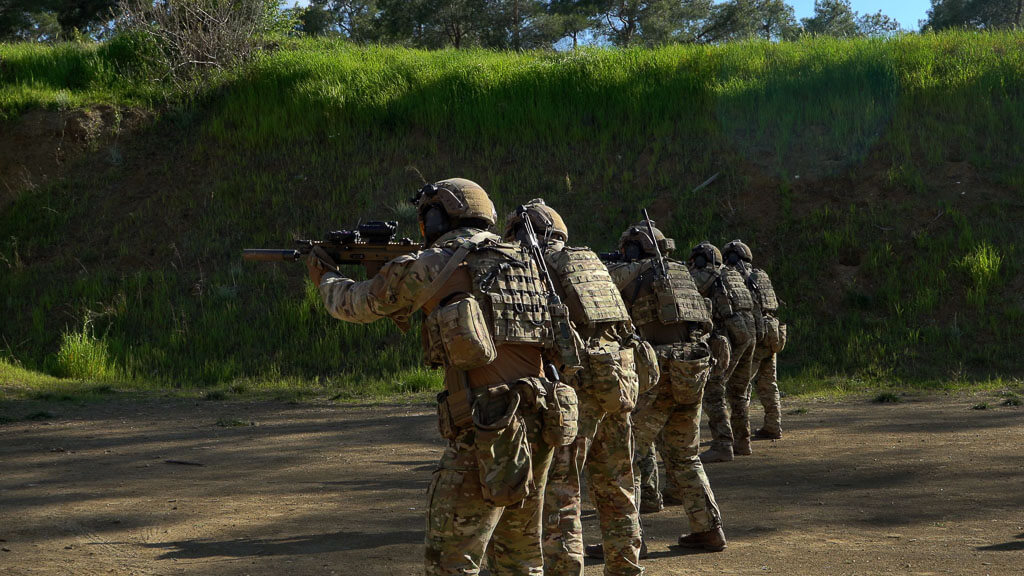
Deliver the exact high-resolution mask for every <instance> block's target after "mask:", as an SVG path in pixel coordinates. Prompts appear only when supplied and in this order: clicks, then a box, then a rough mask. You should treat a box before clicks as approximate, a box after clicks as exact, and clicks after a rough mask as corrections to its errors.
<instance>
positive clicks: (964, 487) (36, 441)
mask: <svg viewBox="0 0 1024 576" xmlns="http://www.w3.org/2000/svg"><path fill="white" fill-rule="evenodd" d="M988 400H989V401H990V402H991V398H988ZM978 402H979V398H977V397H973V396H966V395H963V396H936V397H928V398H921V399H911V400H907V401H905V402H902V403H899V404H892V405H889V404H886V405H879V404H873V403H871V402H869V401H867V400H848V401H844V402H842V403H826V402H807V401H804V402H790V403H788V405H787V406H785V412H786V416H785V425H786V437H785V438H784V439H783V440H781V441H777V442H757V443H756V445H755V453H754V455H753V456H749V457H744V458H741V459H739V460H737V461H735V462H732V463H726V464H714V465H711V466H709V467H708V474H709V476H710V478H711V482H712V486H713V488H714V491H715V494H716V496H717V498H718V501H719V504H720V506H721V508H722V514H723V517H724V519H725V523H726V532H727V535H728V536H729V548H728V549H727V550H726V551H724V552H721V553H718V554H685V555H684V554H682V553H681V552H680V551H678V550H676V549H674V548H672V547H670V545H671V544H674V542H675V540H676V538H677V537H678V535H679V534H680V533H682V532H685V531H686V530H687V522H686V519H685V515H684V514H683V513H682V511H681V510H680V509H679V508H670V509H667V510H666V511H664V512H661V513H659V514H655V515H651V516H648V517H646V521H645V522H646V526H647V533H648V536H649V543H650V548H651V551H652V553H653V557H652V558H651V559H650V560H648V561H647V562H646V563H645V565H646V566H647V567H648V573H649V574H652V575H663V574H666V575H667V574H765V573H776V574H814V575H823V574H830V575H831V574H889V573H891V574H993V575H995V574H1000V575H1002V574H1006V575H1010V574H1021V573H1022V572H1024V451H1022V450H1021V446H1024V411H1022V409H1021V408H1019V407H1004V406H997V405H996V403H995V402H991V404H992V407H991V408H989V409H987V410H972V409H971V408H972V406H974V405H975V404H977V403H978ZM19 409H28V406H19V405H17V404H8V405H7V406H6V408H5V410H6V411H7V412H13V413H17V412H18V411H19ZM48 410H49V411H51V412H52V413H53V415H54V418H52V419H49V420H45V421H22V422H16V423H9V424H4V425H2V426H0V547H2V551H0V574H4V575H11V576H16V575H23V574H76V575H90V574H190V575H191V574H194V575H200V574H229V575H234V574H238V575H241V574H252V575H279V574H339V575H341V574H353V575H354V574H360V575H363V574H369V575H377V574H380V575H393V574H394V575H407V574H408V575H414V574H421V573H422V568H421V562H422V560H421V558H422V554H423V546H422V539H423V518H424V509H423V507H424V504H425V491H426V488H427V484H428V482H429V479H430V474H431V471H432V470H433V468H434V464H435V461H436V459H437V457H438V456H439V454H440V450H441V442H440V441H439V439H438V436H437V433H436V432H435V417H434V415H433V412H432V410H431V409H430V407H427V406H388V407H336V406H314V405H286V404H277V403H225V402H209V401H200V402H198V403H197V402H195V401H184V400H149V401H130V402H128V401H113V402H107V403H101V404H92V405H86V406H70V405H66V404H65V405H54V406H52V407H48ZM754 412H755V414H757V413H758V411H757V410H756V409H755V411H754ZM218 421H220V422H221V424H229V425H228V426H219V425H217V422H218ZM250 423H253V425H249V424H250ZM241 424H244V425H241ZM169 461H173V462H178V463H168V462H169ZM585 521H586V529H587V540H588V542H596V541H597V533H596V519H595V517H594V515H593V512H592V511H590V510H589V509H588V511H587V513H586V519H585ZM598 574H601V565H600V564H598V563H594V564H591V565H589V566H588V568H587V576H595V575H598Z"/></svg>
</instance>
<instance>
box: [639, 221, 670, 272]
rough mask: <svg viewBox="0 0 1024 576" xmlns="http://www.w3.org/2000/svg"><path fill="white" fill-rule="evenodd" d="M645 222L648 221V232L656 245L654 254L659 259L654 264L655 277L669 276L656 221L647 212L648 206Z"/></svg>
mask: <svg viewBox="0 0 1024 576" xmlns="http://www.w3.org/2000/svg"><path fill="white" fill-rule="evenodd" d="M644 222H646V223H647V232H648V234H650V235H651V244H653V245H654V254H655V256H656V257H657V259H658V260H657V263H656V264H655V265H654V268H655V271H656V275H655V278H665V277H667V276H668V267H667V266H665V258H664V257H663V256H662V255H661V248H660V247H659V246H658V237H657V236H656V235H655V234H654V222H652V221H651V217H650V215H648V214H647V208H644Z"/></svg>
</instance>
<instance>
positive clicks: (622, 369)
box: [580, 343, 650, 414]
mask: <svg viewBox="0 0 1024 576" xmlns="http://www.w3.org/2000/svg"><path fill="white" fill-rule="evenodd" d="M648 346H650V345H649V344H648ZM634 358H635V354H634V352H633V349H632V348H623V347H621V346H619V344H617V343H608V344H605V345H603V346H598V347H595V348H591V349H590V350H588V351H587V368H586V370H585V372H584V374H583V378H581V385H580V386H581V388H582V389H583V392H584V393H585V394H588V395H589V396H590V397H591V398H593V399H594V401H595V402H596V403H597V406H598V407H599V408H600V409H601V410H602V411H604V412H607V413H609V414H621V413H624V412H630V411H632V410H633V408H634V407H635V406H636V398H637V396H638V395H639V393H640V382H639V380H638V378H637V373H636V370H635V365H634Z"/></svg>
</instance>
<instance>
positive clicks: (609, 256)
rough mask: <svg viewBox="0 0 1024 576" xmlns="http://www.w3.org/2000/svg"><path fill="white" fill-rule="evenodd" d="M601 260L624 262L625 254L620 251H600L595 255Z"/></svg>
mask: <svg viewBox="0 0 1024 576" xmlns="http://www.w3.org/2000/svg"><path fill="white" fill-rule="evenodd" d="M597 257H598V258H600V259H601V262H626V255H625V254H623V253H622V252H619V251H617V250H616V251H615V252H600V253H598V255H597Z"/></svg>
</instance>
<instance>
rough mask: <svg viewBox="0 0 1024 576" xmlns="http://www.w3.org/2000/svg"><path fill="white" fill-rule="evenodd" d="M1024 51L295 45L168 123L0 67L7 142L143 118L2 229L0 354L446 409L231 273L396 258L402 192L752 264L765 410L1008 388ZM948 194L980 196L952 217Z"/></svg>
mask: <svg viewBox="0 0 1024 576" xmlns="http://www.w3.org/2000/svg"><path fill="white" fill-rule="evenodd" d="M1022 48H1024V35H1022V34H1020V33H1002V34H968V33H948V34H942V35H926V36H904V37H899V38H895V39H891V40H834V39H809V40H805V41H801V42H798V43H783V44H771V43H765V42H752V43H742V44H730V45H725V46H719V47H692V46H691V47H667V48H663V49H658V50H600V49H592V50H583V51H579V52H574V53H564V54H556V53H544V52H537V53H525V54H508V53H495V52H486V51H472V50H471V51H443V52H424V51H415V50H406V49H399V48H384V47H373V48H354V47H351V46H349V45H346V44H344V43H339V42H332V41H323V40H309V41H302V42H297V43H290V44H288V45H287V46H286V47H285V48H283V49H281V50H278V51H276V52H274V53H270V54H266V55H264V56H262V57H261V58H259V59H257V60H256V61H255V62H253V63H251V64H250V65H248V66H247V67H245V68H244V69H242V70H240V71H238V72H237V73H236V74H234V75H233V76H231V77H223V78H218V79H216V80H214V81H211V84H210V86H209V89H208V90H207V91H206V92H204V93H202V94H200V95H199V96H198V97H191V96H190V97H187V98H186V97H185V96H184V95H178V96H175V95H174V94H173V91H172V90H171V89H170V88H167V87H165V86H160V85H150V84H147V83H146V82H144V81H143V80H141V78H144V77H145V75H141V74H135V75H134V76H133V75H131V74H129V75H119V74H117V73H115V72H116V70H118V69H119V68H118V66H121V67H122V68H123V67H124V64H123V62H125V60H124V58H123V57H122V56H119V57H118V58H121V60H117V59H115V58H114V57H113V56H111V55H110V54H109V52H110V49H109V48H107V47H98V48H97V47H80V46H76V47H59V48H53V49H43V48H38V47H25V46H21V45H13V46H0V58H2V59H3V62H4V66H2V67H0V114H7V115H9V116H12V115H16V114H17V113H18V112H19V111H21V110H24V109H25V108H26V107H30V106H55V105H56V106H63V105H65V104H63V103H62V102H67V103H69V104H67V105H85V104H91V103H101V102H107V103H114V104H118V105H144V106H153V107H156V109H157V110H158V111H161V112H162V114H161V115H160V116H159V118H158V120H157V121H156V123H155V124H154V126H152V127H151V128H149V130H148V132H146V133H144V134H139V135H136V136H135V140H134V142H133V146H132V147H128V148H127V149H128V150H129V151H128V152H127V153H126V157H125V161H124V163H123V164H121V165H116V166H111V165H108V164H103V163H101V162H98V161H95V159H93V160H92V161H90V160H88V159H87V160H86V161H83V164H82V166H81V167H80V168H79V169H76V170H72V171H71V173H70V176H69V177H67V178H66V179H63V180H61V181H59V182H55V183H53V184H51V185H48V186H44V187H41V188H40V189H38V190H36V191H35V192H32V193H25V194H23V195H21V196H20V197H19V198H18V199H17V201H15V202H14V203H12V204H10V205H8V206H6V207H4V208H2V212H0V229H2V230H3V231H4V232H3V238H0V256H3V257H2V258H0V293H3V294H6V295H7V296H6V298H5V299H3V300H0V304H2V305H3V314H4V318H5V322H4V324H3V325H2V326H0V336H2V337H3V339H2V340H0V354H2V355H4V356H7V357H10V358H14V359H17V360H19V361H20V362H22V363H23V364H25V365H26V366H30V367H49V366H52V365H53V358H54V355H56V354H58V353H59V351H60V349H61V337H60V335H61V334H62V333H64V332H68V331H69V330H70V331H72V332H74V330H75V329H76V324H75V322H76V321H77V320H76V319H80V318H82V317H84V316H86V315H87V314H88V315H89V317H91V318H94V325H95V330H96V333H97V334H103V335H104V337H103V343H104V346H105V347H106V354H107V356H108V357H109V359H110V367H111V370H114V371H116V373H118V374H121V375H123V376H124V377H127V378H145V379H158V380H162V381H164V382H167V383H170V384H172V385H175V386H192V385H195V384H197V383H198V384H202V385H207V386H230V385H231V384H232V383H245V382H256V381H265V380H267V379H271V380H272V379H280V380H282V381H287V380H289V379H293V380H297V381H303V382H323V383H325V384H324V385H325V386H327V385H329V384H327V383H328V382H337V381H346V382H356V383H359V382H362V383H365V385H366V386H368V387H371V388H373V387H375V386H378V385H379V383H381V382H387V383H388V385H392V386H394V387H396V388H400V389H407V390H418V389H422V388H423V387H424V386H427V387H429V386H436V385H437V380H436V376H427V375H426V374H427V373H424V372H423V371H422V370H421V369H420V368H419V367H418V366H419V361H420V353H419V343H418V339H417V338H416V336H415V332H416V331H415V330H413V333H412V334H409V335H402V334H401V333H400V332H399V331H398V330H397V329H396V328H395V327H393V326H391V325H390V324H388V323H386V322H380V323H376V324H372V325H369V326H353V325H347V324H344V323H340V322H337V321H335V320H333V319H331V318H328V317H327V316H326V315H325V314H324V313H323V312H322V306H321V305H320V304H319V302H318V300H317V296H316V294H315V292H314V291H313V290H312V287H311V286H309V285H308V283H306V282H305V281H304V280H303V278H302V275H303V270H302V269H301V266H291V267H289V266H285V265H262V266H259V265H248V264H243V263H242V262H240V261H239V259H238V254H239V250H240V249H241V248H242V247H249V246H283V245H285V244H286V243H287V242H288V241H289V239H290V238H292V236H293V235H296V234H301V235H307V236H308V235H319V234H320V233H322V231H325V230H327V229H331V228H336V227H341V226H345V225H353V224H355V223H356V222H357V221H358V220H359V219H364V220H365V219H367V218H370V217H386V218H393V219H398V220H400V221H401V224H402V227H403V232H404V233H405V234H407V235H410V236H412V235H415V233H416V230H415V226H414V223H413V222H412V221H411V217H412V214H413V213H412V212H411V211H410V210H408V209H407V208H406V207H405V204H404V203H405V202H406V200H407V198H408V197H409V196H410V192H411V191H412V190H414V189H416V188H417V187H418V186H419V184H420V183H419V181H418V179H417V178H416V176H415V175H414V173H413V171H411V170H410V167H415V168H416V169H418V170H419V171H421V172H422V173H423V174H424V175H425V176H426V177H427V178H428V179H431V180H435V179H440V178H444V177H449V176H454V175H459V176H466V177H469V178H472V179H474V180H477V181H479V182H480V183H481V184H483V185H484V186H485V188H486V189H487V190H488V191H489V192H490V193H491V195H492V197H493V198H494V200H495V202H496V204H497V205H498V208H499V213H500V214H505V213H507V212H508V211H509V210H510V209H512V208H513V207H514V206H515V205H516V204H517V203H520V202H522V201H523V200H526V199H528V198H532V197H537V196H541V197H544V198H546V199H547V200H548V202H549V204H551V205H552V206H554V207H555V208H556V209H559V210H560V211H561V212H562V214H563V215H564V216H565V219H566V221H567V223H568V225H569V229H570V235H571V238H570V241H571V243H576V244H587V245H591V246H593V247H595V248H600V249H610V248H611V247H612V246H613V244H614V243H615V240H616V238H617V235H618V232H619V231H620V230H621V229H623V228H624V227H625V226H627V225H629V224H631V223H633V222H635V221H636V220H637V219H638V215H639V209H640V208H641V207H648V206H650V207H654V208H655V210H654V213H655V219H656V220H657V221H658V224H659V226H661V227H663V228H664V229H665V230H666V231H667V232H668V233H669V234H670V235H672V236H674V237H675V238H676V239H677V244H678V245H679V246H680V247H681V248H680V252H682V254H677V256H682V257H685V253H686V247H688V246H692V245H693V244H695V243H697V242H699V241H700V240H703V239H710V240H712V241H714V242H716V243H724V242H726V241H728V240H731V239H733V238H736V237H740V238H743V239H744V240H746V241H747V242H748V243H750V244H751V245H752V247H753V248H754V252H755V257H756V259H757V264H758V265H760V266H763V267H765V268H766V269H768V270H769V272H770V273H771V274H772V277H773V279H774V283H775V285H776V286H777V287H778V290H779V292H780V294H781V296H782V298H783V300H784V301H785V303H786V306H785V308H784V311H783V315H784V317H785V318H784V319H785V321H787V322H788V323H789V324H790V334H791V335H792V342H791V344H790V346H789V348H787V350H786V351H785V352H784V354H783V356H782V358H781V360H780V361H781V365H780V370H781V372H782V376H783V383H784V384H783V385H784V386H785V382H786V381H787V380H788V381H790V382H794V383H797V382H799V383H800V384H799V387H800V388H801V389H805V388H806V387H807V386H809V385H810V384H808V383H809V382H822V383H824V382H827V381H829V379H830V378H831V379H834V378H845V379H847V380H844V381H858V380H859V379H860V380H864V381H871V382H878V381H891V380H903V381H924V380H930V379H942V378H950V377H957V378H959V377H961V376H962V375H964V374H966V375H968V376H969V377H970V378H979V379H988V378H995V377H999V376H1000V375H1020V374H1022V373H1024V364H1022V363H1021V361H1020V360H1019V359H1018V358H1019V355H1018V354H1016V351H1015V343H1019V342H1021V341H1024V330H1022V328H1021V326H1022V325H1024V324H1022V323H1021V320H1024V304H1022V302H1021V300H1020V298H1019V296H1017V295H1016V293H1015V292H1014V287H1015V286H1016V287H1018V289H1019V286H1020V285H1021V284H1020V282H1021V281H1020V278H1021V267H1020V265H1018V264H1017V259H1018V258H1017V257H1018V256H1019V255H1018V250H1019V246H1020V245H1021V237H1020V233H1019V231H1018V230H1019V222H1020V221H1022V220H1024V210H1022V197H1021V196H1022V193H1021V190H1022V187H1024V165H1022V164H1021V163H1020V162H1019V159H1020V158H1021V157H1022V156H1021V152H1022V150H1021V147H1022V142H1024V97H1022V96H1024V94H1022V93H1024V50H1022ZM48 50H49V51H48ZM116 62H121V64H116ZM61 99H63V100H61ZM168 102H169V103H171V104H170V105H169V106H168V105H167V104H166V103H168ZM122 148H124V146H123V145H122ZM133 149H134V150H135V153H134V155H133V153H132V151H131V150H133ZM103 152H104V151H102V150H100V151H98V152H97V156H99V155H102V153H103ZM950 166H954V167H956V166H960V167H961V169H962V170H963V171H966V172H967V173H968V175H970V176H971V177H972V179H973V180H972V182H971V185H972V187H971V188H970V189H965V190H963V192H964V193H963V194H958V193H957V192H956V190H957V189H956V188H955V186H954V184H952V183H950V182H946V181H944V180H943V176H941V174H943V173H944V171H946V170H947V169H949V167H950ZM715 174H718V178H717V179H716V180H715V182H714V183H713V184H711V185H710V186H708V187H707V188H704V189H702V190H700V191H696V192H694V191H693V190H694V188H695V187H697V185H698V184H700V183H702V182H704V181H705V180H707V179H708V178H709V177H711V176H712V175H715ZM126 182H128V183H130V184H126ZM951 191H952V192H951ZM8 319H9V320H8ZM850 379H852V380H850ZM822 385H823V386H824V385H825V384H822ZM794 386H796V384H794ZM375 389H376V388H375Z"/></svg>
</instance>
